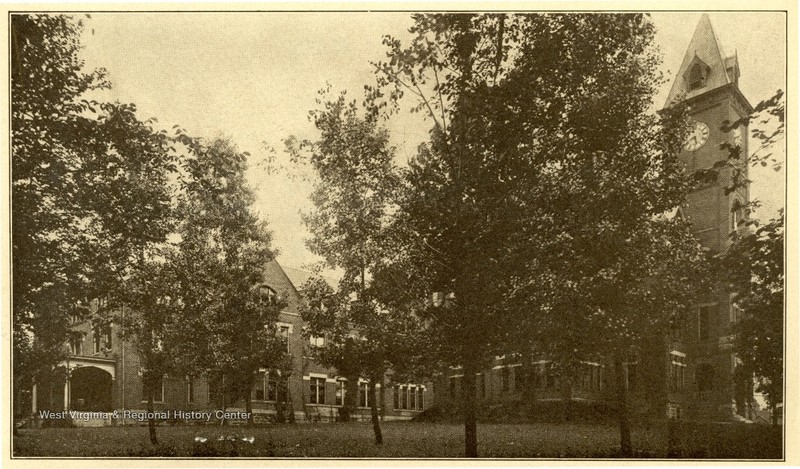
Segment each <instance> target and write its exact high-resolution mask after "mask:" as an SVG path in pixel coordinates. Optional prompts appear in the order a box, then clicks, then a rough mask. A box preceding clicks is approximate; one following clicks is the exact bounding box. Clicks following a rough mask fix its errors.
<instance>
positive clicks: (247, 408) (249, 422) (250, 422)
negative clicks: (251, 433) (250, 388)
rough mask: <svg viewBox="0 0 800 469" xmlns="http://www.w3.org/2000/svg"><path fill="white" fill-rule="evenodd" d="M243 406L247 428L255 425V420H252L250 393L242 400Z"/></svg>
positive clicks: (251, 397)
mask: <svg viewBox="0 0 800 469" xmlns="http://www.w3.org/2000/svg"><path fill="white" fill-rule="evenodd" d="M244 406H245V409H244V410H245V412H247V426H248V427H252V426H253V424H254V423H255V421H254V420H255V419H253V396H251V395H250V393H247V395H246V396H245V398H244Z"/></svg>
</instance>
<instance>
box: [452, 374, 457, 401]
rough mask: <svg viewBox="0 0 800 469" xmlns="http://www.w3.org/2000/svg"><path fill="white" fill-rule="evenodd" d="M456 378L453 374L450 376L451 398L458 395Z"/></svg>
mask: <svg viewBox="0 0 800 469" xmlns="http://www.w3.org/2000/svg"><path fill="white" fill-rule="evenodd" d="M457 380H458V378H456V377H455V376H453V377H451V378H450V398H451V399H455V398H456V397H458V388H456V382H457Z"/></svg>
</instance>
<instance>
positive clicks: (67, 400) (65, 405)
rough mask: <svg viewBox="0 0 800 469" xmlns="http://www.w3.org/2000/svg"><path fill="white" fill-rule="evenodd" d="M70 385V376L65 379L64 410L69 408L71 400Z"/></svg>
mask: <svg viewBox="0 0 800 469" xmlns="http://www.w3.org/2000/svg"><path fill="white" fill-rule="evenodd" d="M69 392H70V385H69V376H68V377H67V379H66V380H64V410H69V401H70V399H69V398H70V396H69Z"/></svg>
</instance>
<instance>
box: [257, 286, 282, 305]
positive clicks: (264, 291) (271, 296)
mask: <svg viewBox="0 0 800 469" xmlns="http://www.w3.org/2000/svg"><path fill="white" fill-rule="evenodd" d="M259 294H260V295H261V301H262V302H263V303H264V304H267V305H269V306H274V305H276V304H278V294H277V293H276V292H275V290H273V289H272V288H270V287H269V286H268V285H261V286H260V287H259Z"/></svg>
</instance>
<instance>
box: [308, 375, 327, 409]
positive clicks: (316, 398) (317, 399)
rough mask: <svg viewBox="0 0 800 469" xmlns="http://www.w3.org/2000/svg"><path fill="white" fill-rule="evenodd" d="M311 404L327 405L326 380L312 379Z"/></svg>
mask: <svg viewBox="0 0 800 469" xmlns="http://www.w3.org/2000/svg"><path fill="white" fill-rule="evenodd" d="M309 402H310V403H311V404H324V403H325V378H314V377H312V378H311V393H310V399H309Z"/></svg>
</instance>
